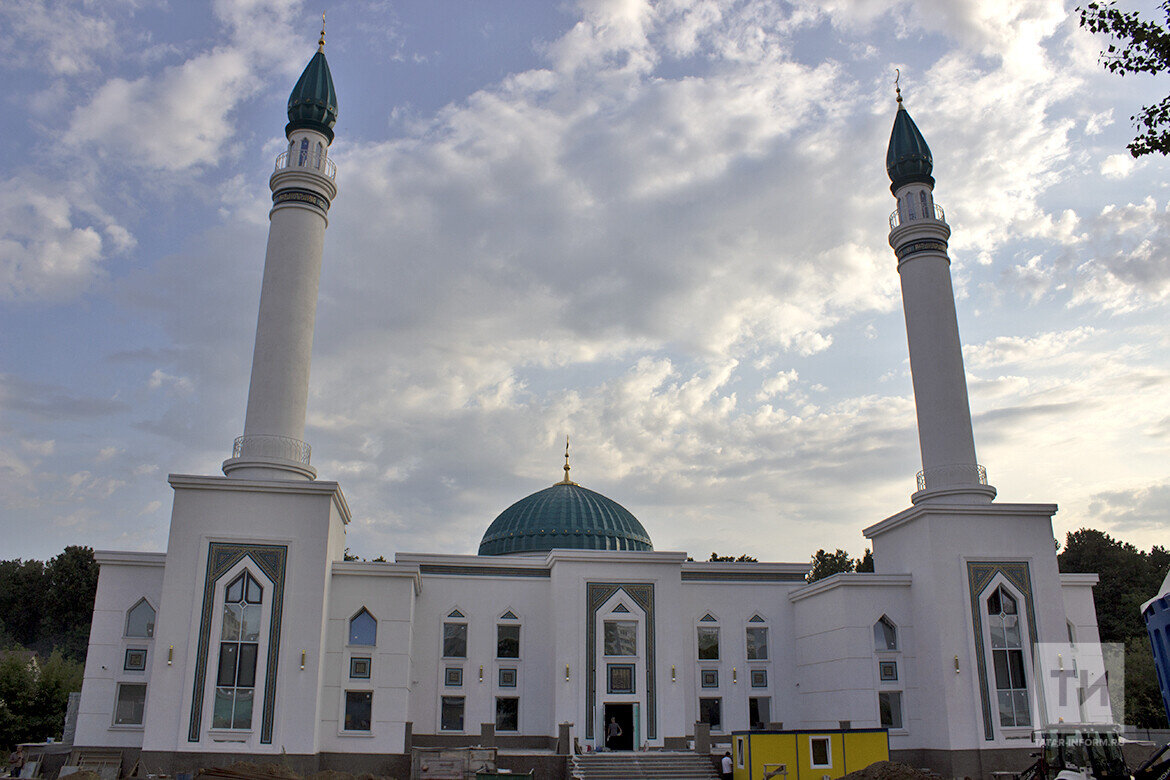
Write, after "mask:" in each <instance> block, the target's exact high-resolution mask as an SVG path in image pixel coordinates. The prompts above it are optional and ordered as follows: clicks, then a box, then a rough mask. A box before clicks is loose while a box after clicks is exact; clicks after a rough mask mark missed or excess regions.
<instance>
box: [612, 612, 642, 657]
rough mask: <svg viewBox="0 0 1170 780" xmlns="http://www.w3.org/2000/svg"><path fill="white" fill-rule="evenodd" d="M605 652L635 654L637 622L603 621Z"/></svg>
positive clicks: (636, 648) (636, 650) (636, 652)
mask: <svg viewBox="0 0 1170 780" xmlns="http://www.w3.org/2000/svg"><path fill="white" fill-rule="evenodd" d="M605 654H606V655H637V654H638V623H637V621H634V620H607V621H605Z"/></svg>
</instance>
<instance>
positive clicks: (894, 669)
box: [878, 661, 898, 682]
mask: <svg viewBox="0 0 1170 780" xmlns="http://www.w3.org/2000/svg"><path fill="white" fill-rule="evenodd" d="M878 679H879V680H881V681H882V682H897V680H898V662H897V661H879V662H878Z"/></svg>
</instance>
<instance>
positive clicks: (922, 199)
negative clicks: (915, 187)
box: [918, 190, 930, 219]
mask: <svg viewBox="0 0 1170 780" xmlns="http://www.w3.org/2000/svg"><path fill="white" fill-rule="evenodd" d="M918 203H919V205H921V206H922V218H923V219H926V218H927V217H929V216H930V210H929V209H927V207H926V190H919V191H918Z"/></svg>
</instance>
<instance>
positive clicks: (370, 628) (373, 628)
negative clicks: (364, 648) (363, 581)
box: [349, 607, 378, 647]
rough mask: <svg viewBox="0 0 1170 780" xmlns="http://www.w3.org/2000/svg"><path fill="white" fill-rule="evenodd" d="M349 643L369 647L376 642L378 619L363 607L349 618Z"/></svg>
mask: <svg viewBox="0 0 1170 780" xmlns="http://www.w3.org/2000/svg"><path fill="white" fill-rule="evenodd" d="M349 644H351V645H368V646H370V647H373V646H374V645H376V644H378V621H377V620H375V619H374V616H373V615H371V614H370V612H369V610H367V609H366V608H365V607H362V608H361V611H360V612H358V613H357V614H356V615H354V616H353V617H352V618H350V620H349Z"/></svg>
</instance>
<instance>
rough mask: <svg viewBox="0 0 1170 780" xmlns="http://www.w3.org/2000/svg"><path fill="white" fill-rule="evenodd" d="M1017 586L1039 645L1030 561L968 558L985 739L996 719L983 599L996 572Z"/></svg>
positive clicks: (989, 737) (991, 737)
mask: <svg viewBox="0 0 1170 780" xmlns="http://www.w3.org/2000/svg"><path fill="white" fill-rule="evenodd" d="M998 574H1002V575H1003V578H1004V579H1005V580H1007V581H1008V582H1010V583H1011V584H1012V585H1014V586H1015V587H1016V589H1017V590H1019V591H1020V593H1022V594H1023V596H1024V606H1025V608H1026V610H1027V614H1028V639H1029V641H1030V642H1031V643H1032V644H1033V645H1035V644H1036V641H1037V635H1036V614H1035V612H1034V611H1033V609H1032V576H1031V573H1030V572H1029V570H1028V563H1027V562H1026V561H1012V562H1008V561H967V582H968V584H969V586H970V588H969V590H970V593H971V617H972V618H973V620H972V625H973V626H974V627H975V661H976V663H975V665H976V667H978V671H979V698H980V699H981V703H982V705H983V739H984V740H986V741H992V740H994V739H995V719H994V718H993V717H992V712H991V689H990V688H989V687H988V679H987V661H986V652H985V650H984V647H983V610H982V609H981V608H980V604H979V602H980V600H981V599H982V596H983V591H985V590H986V589H987V586H988V585H990V584H991V581H992V580H994V579H995V577H996V575H998Z"/></svg>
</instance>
